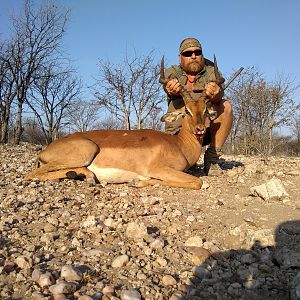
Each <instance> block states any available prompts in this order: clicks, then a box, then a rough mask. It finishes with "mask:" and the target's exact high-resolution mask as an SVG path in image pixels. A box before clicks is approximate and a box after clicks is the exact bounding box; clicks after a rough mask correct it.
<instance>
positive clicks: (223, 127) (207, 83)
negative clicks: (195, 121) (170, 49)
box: [164, 38, 233, 175]
mask: <svg viewBox="0 0 300 300" xmlns="http://www.w3.org/2000/svg"><path fill="white" fill-rule="evenodd" d="M179 63H180V64H179V66H177V65H174V66H171V67H170V68H168V69H167V70H165V76H166V78H167V79H170V80H169V81H168V83H167V84H166V85H165V86H164V89H165V92H166V93H167V95H168V112H174V111H180V112H184V111H185V106H184V102H183V99H182V97H181V95H180V91H179V85H180V84H182V85H184V86H185V87H186V89H188V90H190V91H191V96H192V97H193V99H195V101H197V99H199V98H200V97H202V96H206V97H208V98H209V99H210V101H211V103H212V105H213V108H214V110H215V111H216V112H217V117H216V118H215V119H214V120H212V121H209V120H208V123H207V124H206V133H205V136H204V138H203V146H206V145H209V146H208V148H207V149H206V151H205V154H204V172H205V174H206V175H209V174H220V171H221V168H220V166H219V162H220V161H219V157H220V156H221V154H222V147H223V145H224V143H225V141H226V139H227V137H228V135H229V132H230V129H231V127H232V120H233V114H232V108H231V105H230V103H229V102H228V101H227V100H225V99H223V96H224V90H223V88H222V87H220V86H219V85H217V84H216V83H215V82H214V80H216V76H215V72H214V64H213V62H211V61H210V60H208V59H206V58H204V56H203V52H202V47H201V44H200V42H199V41H198V40H197V39H195V38H186V39H184V40H183V41H182V42H181V43H180V46H179ZM181 123H182V118H179V119H178V120H177V121H175V122H172V123H168V122H166V124H165V130H166V132H167V133H169V134H177V133H178V132H179V130H180V128H181Z"/></svg>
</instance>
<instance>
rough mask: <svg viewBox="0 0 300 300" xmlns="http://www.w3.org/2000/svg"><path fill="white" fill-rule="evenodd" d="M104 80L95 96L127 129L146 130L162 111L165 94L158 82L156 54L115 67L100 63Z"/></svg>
mask: <svg viewBox="0 0 300 300" xmlns="http://www.w3.org/2000/svg"><path fill="white" fill-rule="evenodd" d="M100 73H101V76H100V77H101V78H100V80H99V87H96V92H95V96H96V97H97V98H98V100H99V103H100V105H102V106H103V107H105V108H106V110H108V111H109V113H110V114H112V116H113V118H115V120H118V121H119V122H122V123H123V124H124V128H125V129H132V128H133V127H135V128H137V129H141V128H144V127H145V122H146V120H147V119H148V118H149V117H150V115H151V113H152V112H153V111H154V110H157V109H159V108H160V104H161V103H162V102H163V101H164V99H165V97H164V94H163V93H162V92H161V86H160V84H159V82H158V76H159V66H158V64H154V58H153V52H150V54H148V55H146V56H144V57H134V58H133V59H130V58H128V57H126V58H125V60H124V63H123V64H121V65H118V66H114V65H113V64H112V63H110V62H104V61H100Z"/></svg>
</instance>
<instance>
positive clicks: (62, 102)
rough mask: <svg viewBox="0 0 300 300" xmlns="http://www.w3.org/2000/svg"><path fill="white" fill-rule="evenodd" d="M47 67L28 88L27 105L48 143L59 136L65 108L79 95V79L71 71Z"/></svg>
mask: <svg viewBox="0 0 300 300" xmlns="http://www.w3.org/2000/svg"><path fill="white" fill-rule="evenodd" d="M55 70H56V68H55V67H54V68H53V67H48V68H47V69H46V70H45V72H44V75H43V77H41V78H39V79H36V80H35V81H34V83H33V84H32V85H31V88H30V95H28V96H29V97H30V98H29V99H28V100H29V101H27V105H28V106H29V107H30V108H31V110H32V111H33V112H34V114H35V116H36V118H37V122H38V123H39V125H40V127H41V129H42V131H43V133H44V136H45V139H46V142H47V143H50V142H52V141H53V140H55V139H57V138H58V137H59V131H60V129H62V126H63V125H64V124H62V122H63V120H64V119H65V118H66V113H67V108H68V107H70V106H72V105H73V102H74V101H75V100H76V98H77V97H78V96H79V93H80V89H81V82H80V80H79V79H78V78H77V77H76V76H74V75H72V71H70V70H65V71H57V70H56V71H55Z"/></svg>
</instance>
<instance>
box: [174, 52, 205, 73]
mask: <svg viewBox="0 0 300 300" xmlns="http://www.w3.org/2000/svg"><path fill="white" fill-rule="evenodd" d="M179 61H180V66H181V68H182V69H183V70H184V71H185V72H186V73H187V74H192V75H196V74H198V73H199V72H200V71H201V70H202V69H203V67H204V57H203V55H202V51H201V49H200V48H198V47H190V48H187V49H186V50H184V51H183V52H182V53H181V54H179Z"/></svg>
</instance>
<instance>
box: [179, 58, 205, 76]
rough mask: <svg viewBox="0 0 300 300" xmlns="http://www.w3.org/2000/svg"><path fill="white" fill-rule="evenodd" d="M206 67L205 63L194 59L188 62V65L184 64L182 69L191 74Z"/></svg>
mask: <svg viewBox="0 0 300 300" xmlns="http://www.w3.org/2000/svg"><path fill="white" fill-rule="evenodd" d="M203 67H204V63H203V62H202V61H201V62H198V61H193V62H190V63H189V64H187V65H186V66H182V69H183V70H184V71H185V72H186V73H189V74H194V75H196V74H198V73H199V72H200V71H201V70H202V69H203Z"/></svg>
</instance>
